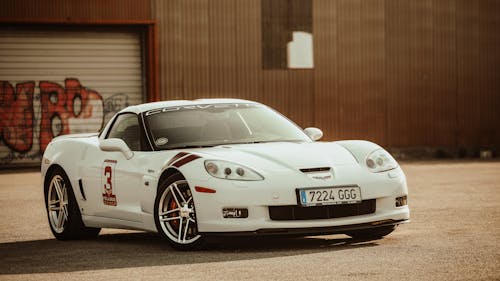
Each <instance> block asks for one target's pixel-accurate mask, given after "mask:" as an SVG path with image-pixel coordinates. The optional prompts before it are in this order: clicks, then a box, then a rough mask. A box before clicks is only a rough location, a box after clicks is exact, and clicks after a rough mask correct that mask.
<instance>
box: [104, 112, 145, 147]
mask: <svg viewBox="0 0 500 281" xmlns="http://www.w3.org/2000/svg"><path fill="white" fill-rule="evenodd" d="M106 138H108V139H109V138H118V139H122V140H123V141H124V142H125V143H126V144H127V145H128V147H130V149H131V150H133V151H138V150H141V132H140V127H139V119H138V117H137V115H135V114H133V113H125V114H121V115H119V116H118V117H117V119H116V121H115V122H114V123H113V127H111V130H109V133H108V136H107V137H106Z"/></svg>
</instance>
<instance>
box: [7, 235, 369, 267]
mask: <svg viewBox="0 0 500 281" xmlns="http://www.w3.org/2000/svg"><path fill="white" fill-rule="evenodd" d="M343 237H344V236H339V235H337V236H334V235H331V236H320V237H305V238H277V237H251V238H230V239H227V238H224V239H217V240H211V241H210V242H209V243H208V245H207V246H206V247H205V248H204V249H203V250H200V251H196V252H182V251H176V250H174V249H173V248H171V247H170V246H169V245H168V244H167V243H166V242H165V241H164V240H162V239H161V238H160V237H159V235H157V234H155V233H147V232H137V233H126V234H105V235H100V236H98V237H97V238H96V239H92V240H79V241H57V240H55V239H50V240H35V241H21V242H12V243H1V244H0V274H30V273H57V272H73V271H86V270H99V269H113V268H129V267H143V266H162V265H178V264H194V263H207V262H221V261H236V260H252V259H262V258H272V257H285V256H294V255H303V254H311V253H317V252H327V251H340V250H347V249H354V248H360V247H373V246H377V245H378V244H377V243H376V241H357V240H353V239H350V238H343Z"/></svg>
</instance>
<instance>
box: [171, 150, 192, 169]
mask: <svg viewBox="0 0 500 281" xmlns="http://www.w3.org/2000/svg"><path fill="white" fill-rule="evenodd" d="M188 154H189V153H187V152H179V153H177V155H175V156H174V157H172V159H170V161H168V163H167V167H168V166H170V165H172V163H174V162H175V161H177V160H178V159H179V158H181V157H183V156H186V155H188Z"/></svg>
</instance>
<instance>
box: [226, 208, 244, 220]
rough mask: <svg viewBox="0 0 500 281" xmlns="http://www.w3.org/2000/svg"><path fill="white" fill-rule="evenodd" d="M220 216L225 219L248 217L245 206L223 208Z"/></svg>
mask: <svg viewBox="0 0 500 281" xmlns="http://www.w3.org/2000/svg"><path fill="white" fill-rule="evenodd" d="M222 216H223V217H224V218H226V219H231V218H233V219H235V218H236V219H237V218H241V219H244V218H248V209H247V208H224V209H222Z"/></svg>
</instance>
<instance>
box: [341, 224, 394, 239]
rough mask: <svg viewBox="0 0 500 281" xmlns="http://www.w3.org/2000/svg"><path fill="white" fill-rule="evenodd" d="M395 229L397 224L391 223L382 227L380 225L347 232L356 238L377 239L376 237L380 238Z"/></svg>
mask: <svg viewBox="0 0 500 281" xmlns="http://www.w3.org/2000/svg"><path fill="white" fill-rule="evenodd" d="M394 229H396V226H394V225H390V226H382V227H378V228H371V229H363V230H357V231H352V232H348V233H346V234H347V235H349V236H351V237H352V238H354V239H361V240H375V239H380V238H382V237H384V236H386V235H389V234H391V233H392V232H393V231H394Z"/></svg>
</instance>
